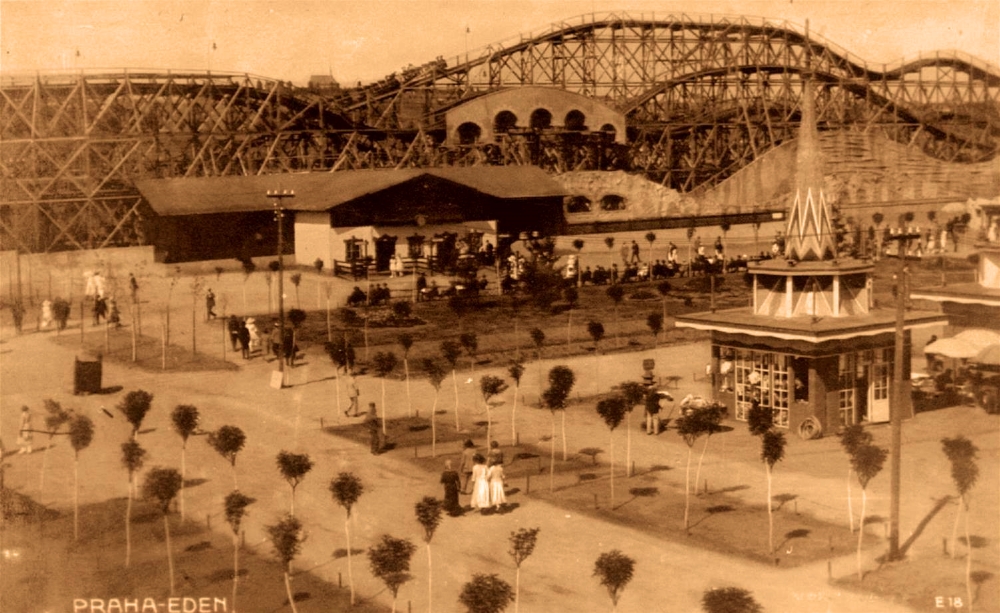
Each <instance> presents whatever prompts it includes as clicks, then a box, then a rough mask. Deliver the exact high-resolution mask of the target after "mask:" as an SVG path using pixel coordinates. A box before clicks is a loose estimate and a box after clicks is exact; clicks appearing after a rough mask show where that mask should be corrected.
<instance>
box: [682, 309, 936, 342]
mask: <svg viewBox="0 0 1000 613" xmlns="http://www.w3.org/2000/svg"><path fill="white" fill-rule="evenodd" d="M676 322H677V323H676V325H677V327H679V328H694V329H696V330H716V331H719V332H728V333H732V334H748V335H750V336H757V337H764V338H778V339H784V340H801V341H807V342H810V343H822V342H824V341H832V340H844V339H850V338H855V337H858V336H872V335H875V334H882V333H884V332H891V331H892V330H894V329H895V327H896V312H895V310H892V309H873V310H872V311H870V312H869V313H867V314H864V315H852V316H847V317H818V318H815V319H814V318H812V317H800V316H797V317H767V316H761V315H754V313H753V309H751V308H747V307H743V308H739V309H726V310H721V311H716V312H715V313H711V312H708V313H693V314H691V315H678V316H677V318H676ZM944 323H948V318H947V317H946V316H944V315H942V314H940V313H935V312H933V311H916V310H910V311H907V312H906V323H905V326H906V328H907V329H912V328H922V327H925V326H933V325H938V324H944Z"/></svg>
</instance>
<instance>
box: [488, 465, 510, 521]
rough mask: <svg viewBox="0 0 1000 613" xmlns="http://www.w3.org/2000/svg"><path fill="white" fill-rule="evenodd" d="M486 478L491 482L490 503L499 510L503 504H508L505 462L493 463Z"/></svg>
mask: <svg viewBox="0 0 1000 613" xmlns="http://www.w3.org/2000/svg"><path fill="white" fill-rule="evenodd" d="M486 479H487V481H489V484H490V505H491V506H492V507H493V508H494V509H496V510H497V511H499V510H500V507H501V506H503V505H505V504H507V495H506V494H504V491H503V488H504V485H505V484H506V483H505V482H506V479H505V478H504V474H503V464H502V463H496V464H491V465H490V468H489V470H488V471H487V473H486Z"/></svg>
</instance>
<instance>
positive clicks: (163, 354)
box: [160, 311, 170, 370]
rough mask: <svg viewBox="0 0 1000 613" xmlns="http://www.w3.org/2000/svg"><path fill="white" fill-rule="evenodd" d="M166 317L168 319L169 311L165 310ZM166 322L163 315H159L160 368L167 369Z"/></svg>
mask: <svg viewBox="0 0 1000 613" xmlns="http://www.w3.org/2000/svg"><path fill="white" fill-rule="evenodd" d="M166 313H167V315H166V318H167V319H168V320H169V318H170V311H167V312H166ZM168 325H169V322H168V323H164V317H163V316H160V368H161V369H162V370H166V369H167V326H168Z"/></svg>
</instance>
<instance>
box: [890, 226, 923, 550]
mask: <svg viewBox="0 0 1000 613" xmlns="http://www.w3.org/2000/svg"><path fill="white" fill-rule="evenodd" d="M919 237H920V229H919V228H917V229H916V230H914V229H913V228H897V229H896V230H894V231H893V232H892V233H891V234H890V237H889V240H892V241H895V242H896V256H897V257H898V258H899V270H898V272H897V273H896V348H895V355H894V357H893V373H892V379H893V381H892V389H893V393H892V405H891V406H890V411H889V422H890V427H891V434H892V438H891V441H890V450H889V460H890V463H889V469H890V476H889V489H890V493H889V555H888V558H889V560H898V559H899V558H900V552H899V496H900V493H899V489H900V480H901V471H902V464H901V462H900V453H901V452H902V441H903V405H904V403H905V396H904V395H903V360H905V359H907V356H906V355H905V352H904V342H903V341H904V339H905V337H906V299H907V297H908V294H909V291H908V287H907V282H906V277H907V275H908V274H909V270H908V267H907V264H906V252H907V250H908V249H909V246H910V241H911V240H913V239H915V238H919Z"/></svg>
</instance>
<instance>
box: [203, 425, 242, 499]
mask: <svg viewBox="0 0 1000 613" xmlns="http://www.w3.org/2000/svg"><path fill="white" fill-rule="evenodd" d="M246 442H247V437H246V435H245V434H243V430H241V429H240V428H239V427H237V426H222V427H221V428H219V429H218V430H216V431H215V432H211V433H209V435H208V444H209V445H211V446H212V449H214V450H215V451H216V452H217V453H218V454H219V455H221V456H222V457H224V458H225V459H226V460H227V461H228V462H229V466H230V467H231V468H232V472H233V489H234V490H238V489H240V486H239V483H237V482H236V456H237V455H238V454H239V452H240V451H242V450H243V445H245V444H246Z"/></svg>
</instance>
